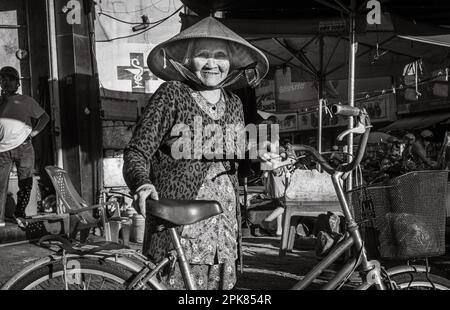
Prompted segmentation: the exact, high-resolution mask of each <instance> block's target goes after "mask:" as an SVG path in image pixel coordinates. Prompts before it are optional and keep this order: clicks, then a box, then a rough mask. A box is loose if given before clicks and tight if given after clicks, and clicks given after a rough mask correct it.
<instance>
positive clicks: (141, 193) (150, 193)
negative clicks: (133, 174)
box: [133, 184, 159, 217]
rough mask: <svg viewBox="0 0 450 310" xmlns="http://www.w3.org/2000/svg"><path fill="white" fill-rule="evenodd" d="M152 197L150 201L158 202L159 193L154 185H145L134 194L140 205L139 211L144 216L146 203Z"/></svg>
mask: <svg viewBox="0 0 450 310" xmlns="http://www.w3.org/2000/svg"><path fill="white" fill-rule="evenodd" d="M148 197H150V199H154V200H158V199H159V198H158V192H157V191H156V188H155V186H154V185H152V184H144V185H142V186H140V187H139V188H138V189H137V191H136V192H135V193H134V195H133V198H134V201H135V202H136V201H137V203H138V206H139V210H137V211H138V212H139V213H140V214H142V216H144V217H145V216H146V214H145V213H146V208H145V206H146V204H145V201H146V200H147V198H148Z"/></svg>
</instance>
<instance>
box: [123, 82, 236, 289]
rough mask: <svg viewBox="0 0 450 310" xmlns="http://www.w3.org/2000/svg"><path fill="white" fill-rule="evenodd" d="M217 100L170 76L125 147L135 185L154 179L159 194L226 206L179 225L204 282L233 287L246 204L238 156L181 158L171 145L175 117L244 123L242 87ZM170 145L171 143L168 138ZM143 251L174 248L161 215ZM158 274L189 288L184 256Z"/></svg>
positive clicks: (150, 226)
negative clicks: (240, 193)
mask: <svg viewBox="0 0 450 310" xmlns="http://www.w3.org/2000/svg"><path fill="white" fill-rule="evenodd" d="M222 95H223V96H222V99H221V100H220V101H219V103H217V104H216V105H215V106H214V107H215V108H213V105H210V104H208V103H207V102H204V101H203V99H202V97H201V96H200V95H199V93H197V92H195V91H194V90H192V89H191V88H190V87H188V86H187V85H185V84H183V83H181V82H166V83H164V84H162V86H161V87H160V88H159V89H158V90H157V91H156V92H155V94H154V95H153V97H152V98H151V99H150V102H149V104H148V105H147V107H146V109H145V110H144V113H143V116H142V117H141V119H140V121H139V122H138V124H137V126H136V129H135V132H134V133H133V137H132V139H131V141H130V143H129V145H128V147H127V148H126V149H125V152H124V169H123V170H124V178H125V181H126V182H127V184H128V186H129V188H130V189H131V191H135V190H136V188H138V187H139V186H141V185H143V184H146V183H150V184H153V185H154V186H155V188H156V190H157V191H158V194H159V197H160V198H161V197H163V198H171V199H188V200H216V201H218V202H219V203H220V204H221V206H222V209H223V213H222V214H220V215H218V216H215V217H212V218H209V219H206V220H204V221H200V222H197V223H195V224H192V225H185V226H183V227H178V228H177V231H178V232H179V234H180V235H181V240H180V241H181V244H182V247H183V249H184V251H185V254H186V258H187V260H188V262H189V263H190V266H191V274H192V277H193V279H194V283H195V285H196V287H197V288H198V289H231V288H233V287H234V285H235V283H236V259H237V258H238V254H239V248H240V246H239V244H240V243H239V241H240V227H239V224H238V223H239V222H240V210H239V208H238V207H237V206H239V204H238V195H237V192H238V180H237V164H236V162H233V161H230V160H225V159H223V160H197V159H184V160H176V159H174V158H173V157H172V156H170V154H168V153H167V151H165V150H166V149H167V145H168V144H169V143H170V141H173V137H172V136H170V134H169V133H170V132H171V128H173V126H175V125H176V124H180V123H182V124H193V123H194V118H195V117H198V116H199V115H200V116H202V121H203V124H202V125H203V128H205V126H207V125H210V124H215V125H219V126H221V127H222V128H225V126H226V125H227V124H230V123H231V124H243V111H242V103H241V102H240V100H239V98H238V97H237V96H236V95H233V94H231V93H228V92H223V93H222ZM169 148H170V146H169ZM146 220H147V222H146V233H145V237H144V248H143V252H144V253H145V254H146V255H147V256H148V257H149V258H150V259H151V260H153V261H154V262H158V261H160V260H161V259H162V258H164V257H165V256H166V254H167V252H168V251H170V250H172V249H173V243H172V241H171V237H170V235H169V233H168V231H167V230H163V231H157V230H155V228H156V227H158V226H159V225H158V221H157V219H155V218H153V217H152V216H147V219H146ZM167 267H168V268H164V270H162V271H161V272H160V274H159V277H160V280H161V281H162V282H163V283H164V284H166V285H167V286H168V287H169V288H172V289H184V288H185V287H184V282H183V277H182V275H181V272H180V269H179V266H178V264H176V265H175V267H174V269H173V270H170V268H169V267H170V266H167Z"/></svg>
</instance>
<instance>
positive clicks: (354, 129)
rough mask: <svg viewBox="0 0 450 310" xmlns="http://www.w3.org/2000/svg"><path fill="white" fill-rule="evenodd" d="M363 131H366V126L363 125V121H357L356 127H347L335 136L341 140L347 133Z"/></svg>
mask: <svg viewBox="0 0 450 310" xmlns="http://www.w3.org/2000/svg"><path fill="white" fill-rule="evenodd" d="M364 132H366V126H364V124H363V123H361V122H358V125H357V126H356V127H354V128H351V129H347V130H345V131H344V132H342V133H341V134H339V136H338V137H337V140H338V141H342V140H343V139H344V137H345V136H347V135H349V134H350V133H358V134H363V133H364Z"/></svg>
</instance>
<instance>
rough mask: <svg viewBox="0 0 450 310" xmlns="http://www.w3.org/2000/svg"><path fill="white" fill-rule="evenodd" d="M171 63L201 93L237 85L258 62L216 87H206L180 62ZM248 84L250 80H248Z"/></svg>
mask: <svg viewBox="0 0 450 310" xmlns="http://www.w3.org/2000/svg"><path fill="white" fill-rule="evenodd" d="M169 62H170V63H171V64H172V66H173V67H174V68H175V69H176V70H177V71H178V73H180V75H181V76H182V77H183V78H184V80H185V81H186V82H187V83H188V84H190V85H191V86H192V87H193V88H195V89H196V90H199V91H201V90H213V89H219V88H223V87H227V86H229V85H232V84H234V83H236V82H237V81H238V80H239V79H240V78H241V77H242V76H245V70H247V69H255V68H256V62H254V63H251V64H250V65H248V66H245V67H241V68H237V69H234V70H233V71H231V72H230V73H229V74H228V75H227V77H226V78H225V79H223V81H222V82H220V83H219V84H217V85H214V86H206V85H204V84H203V83H202V82H201V81H200V79H199V78H198V77H197V76H196V75H195V74H194V73H192V71H191V70H189V69H188V68H186V67H185V66H183V65H182V64H181V63H179V62H178V61H175V60H173V59H170V58H169ZM247 82H248V79H247ZM252 84H253V83H251V82H250V83H249V85H250V86H253V85H252Z"/></svg>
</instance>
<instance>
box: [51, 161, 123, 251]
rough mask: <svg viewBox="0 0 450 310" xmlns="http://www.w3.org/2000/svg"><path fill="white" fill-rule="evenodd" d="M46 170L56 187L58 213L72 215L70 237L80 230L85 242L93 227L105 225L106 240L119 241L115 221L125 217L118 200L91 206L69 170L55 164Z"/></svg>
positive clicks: (82, 240)
mask: <svg viewBox="0 0 450 310" xmlns="http://www.w3.org/2000/svg"><path fill="white" fill-rule="evenodd" d="M45 171H46V172H47V174H48V175H49V176H50V180H51V181H52V183H53V186H54V187H55V191H56V199H57V213H58V214H69V215H70V221H69V222H70V223H69V230H68V231H69V237H70V238H72V239H74V238H75V237H76V235H77V233H78V232H80V241H81V242H85V241H86V239H87V237H88V235H89V231H90V229H91V228H95V227H103V229H104V234H105V239H106V241H115V242H117V238H116V237H115V236H116V235H117V236H118V234H119V232H118V229H120V226H118V225H115V224H116V223H115V222H117V221H122V220H123V219H122V218H121V217H120V216H119V215H120V214H119V204H118V203H117V202H116V201H110V202H101V203H100V204H98V205H92V206H89V205H88V204H87V202H86V201H85V200H84V199H83V198H82V197H81V196H80V195H79V194H78V192H77V190H76V189H75V187H74V186H73V184H72V181H71V180H70V177H69V175H68V173H67V171H65V170H64V169H61V168H59V167H55V166H47V167H45ZM93 210H99V213H100V217H99V218H96V217H94V216H93ZM112 223H114V224H112Z"/></svg>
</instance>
